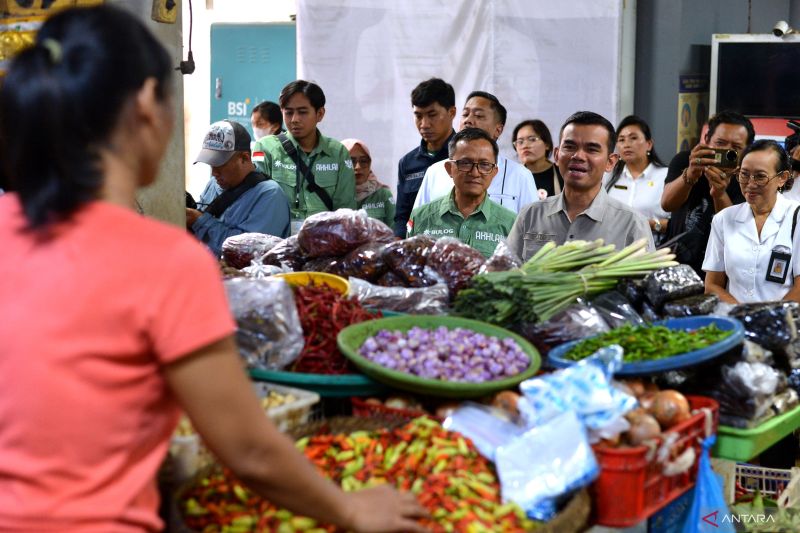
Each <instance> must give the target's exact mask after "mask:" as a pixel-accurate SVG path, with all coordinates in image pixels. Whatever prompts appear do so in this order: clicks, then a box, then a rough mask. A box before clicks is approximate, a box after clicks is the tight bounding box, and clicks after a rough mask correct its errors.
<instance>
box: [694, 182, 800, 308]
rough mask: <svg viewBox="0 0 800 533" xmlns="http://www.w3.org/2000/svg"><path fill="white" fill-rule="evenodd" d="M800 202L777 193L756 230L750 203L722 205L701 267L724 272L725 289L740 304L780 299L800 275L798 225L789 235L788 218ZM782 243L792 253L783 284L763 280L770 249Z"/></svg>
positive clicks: (770, 253) (712, 226) (791, 216)
mask: <svg viewBox="0 0 800 533" xmlns="http://www.w3.org/2000/svg"><path fill="white" fill-rule="evenodd" d="M798 206H800V203H798V202H795V201H792V200H788V199H786V198H784V197H783V196H782V195H780V194H779V195H778V199H777V200H776V202H775V207H773V208H772V212H771V213H770V214H769V217H767V220H766V221H765V222H764V227H763V228H761V237H760V238H759V236H758V233H757V232H756V222H755V218H753V211H752V210H751V209H750V204H747V203H744V204H739V205H734V206H731V207H726V208H725V209H723V210H722V211H720V212H719V213H717V214H716V215H715V216H714V220H713V221H712V223H711V236H710V237H709V239H708V247H707V248H706V257H705V260H704V261H703V270H705V271H706V272H725V275H726V276H728V292H729V293H731V295H732V296H733V297H734V298H736V299H737V300H738V301H739V302H741V303H750V302H768V301H775V300H780V299H782V298H783V297H784V296H785V295H786V293H787V292H789V290H790V289H791V287H792V285H793V284H794V278H795V277H796V276H800V257H798V255H799V254H800V228H798V229H797V230H796V231H795V234H794V239H792V238H791V228H792V220H793V219H794V213H795V210H796V209H797V207H798ZM776 246H785V247H786V248H788V249H789V250H790V251H789V252H788V253H791V254H792V261H791V265H790V266H789V267H788V268H790V269H791V270H790V271H789V273H788V274H787V276H786V282H785V283H783V284H780V283H776V282H773V281H767V280H766V277H767V269H768V268H769V263H770V257H771V256H772V250H773V249H774V248H775V247H776Z"/></svg>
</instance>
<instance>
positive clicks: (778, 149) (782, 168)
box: [739, 139, 792, 173]
mask: <svg viewBox="0 0 800 533" xmlns="http://www.w3.org/2000/svg"><path fill="white" fill-rule="evenodd" d="M768 150H772V151H773V152H775V155H777V156H778V167H777V171H778V172H779V173H780V172H786V171H789V170H791V169H792V162H791V161H790V158H789V153H788V152H787V151H786V150H784V149H783V146H781V145H780V144H778V143H777V142H775V141H773V140H772V139H759V140H757V141H756V142H754V143H752V144H751V145H749V146H748V147H747V148H745V149H744V150H743V151H742V158H741V159H740V160H739V161H744V158H745V157H747V155H748V154H750V153H752V152H766V151H768Z"/></svg>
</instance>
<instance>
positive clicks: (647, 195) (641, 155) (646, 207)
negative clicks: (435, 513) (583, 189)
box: [604, 115, 669, 245]
mask: <svg viewBox="0 0 800 533" xmlns="http://www.w3.org/2000/svg"><path fill="white" fill-rule="evenodd" d="M616 151H617V154H619V157H620V159H619V161H617V164H616V165H615V166H614V169H613V170H612V171H611V172H609V173H608V174H606V176H605V178H604V183H605V187H606V191H608V194H609V196H611V197H612V198H616V199H617V200H619V201H620V202H623V203H625V204H626V205H628V206H630V207H632V208H633V209H635V210H636V211H637V212H639V213H641V214H642V215H644V216H645V217H646V218H647V220H648V222H649V224H650V229H651V230H652V231H653V240H654V241H655V243H656V245H658V244H659V242H661V241H662V240H663V236H664V235H665V233H666V231H667V224H668V223H669V213H667V212H666V211H664V209H662V208H661V195H662V193H663V192H664V180H665V179H666V178H667V167H666V166H664V163H662V162H661V159H660V158H659V157H658V155H657V154H656V150H655V148H654V147H653V136H652V134H651V133H650V126H649V125H648V124H647V122H645V121H644V120H643V119H641V118H639V117H637V116H636V115H629V116H627V117H625V118H623V119H622V121H621V122H620V123H619V126H617V150H616Z"/></svg>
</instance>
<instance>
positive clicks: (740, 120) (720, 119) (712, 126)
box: [705, 110, 756, 145]
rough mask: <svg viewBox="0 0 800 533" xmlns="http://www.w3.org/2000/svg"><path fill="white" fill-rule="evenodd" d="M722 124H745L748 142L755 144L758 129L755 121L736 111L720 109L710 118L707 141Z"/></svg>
mask: <svg viewBox="0 0 800 533" xmlns="http://www.w3.org/2000/svg"><path fill="white" fill-rule="evenodd" d="M720 124H735V125H737V126H744V128H745V129H746V130H747V144H748V145H750V144H753V140H754V139H755V138H756V130H755V128H753V123H752V122H750V119H749V118H747V117H746V116H744V115H742V114H741V113H737V112H736V111H729V110H727V111H720V112H719V113H717V114H716V115H714V116H713V117H711V118H710V119H708V131H707V132H706V139H705V140H706V142H709V141H710V140H711V137H712V136H713V135H714V132H715V131H717V126H719V125H720Z"/></svg>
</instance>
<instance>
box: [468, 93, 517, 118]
mask: <svg viewBox="0 0 800 533" xmlns="http://www.w3.org/2000/svg"><path fill="white" fill-rule="evenodd" d="M476 97H477V98H486V99H487V100H489V102H491V104H490V107H491V108H492V110H493V111H494V113H495V115H497V120H498V121H499V122H500V124H502V125H503V126H505V125H506V117H507V116H508V112H507V111H506V108H505V107H503V104H501V103H500V100H498V99H497V97H496V96H495V95H493V94H490V93H487V92H485V91H472V92H471V93H469V95H468V96H467V99H466V100H465V102H469V100H470V99H471V98H476Z"/></svg>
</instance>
